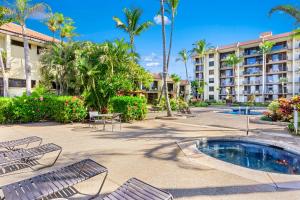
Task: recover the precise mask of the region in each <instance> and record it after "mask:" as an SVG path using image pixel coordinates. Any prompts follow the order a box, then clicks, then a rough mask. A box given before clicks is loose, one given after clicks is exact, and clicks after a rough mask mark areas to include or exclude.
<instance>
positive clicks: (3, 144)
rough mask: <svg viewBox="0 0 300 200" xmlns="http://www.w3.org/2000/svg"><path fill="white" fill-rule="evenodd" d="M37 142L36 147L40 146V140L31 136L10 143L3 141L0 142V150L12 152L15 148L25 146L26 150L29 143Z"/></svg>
mask: <svg viewBox="0 0 300 200" xmlns="http://www.w3.org/2000/svg"><path fill="white" fill-rule="evenodd" d="M35 142H38V143H39V144H38V146H40V145H41V143H42V138H40V137H37V136H31V137H27V138H22V139H18V140H11V141H5V142H0V149H6V150H8V151H13V150H15V149H16V147H19V146H22V145H26V148H27V147H28V146H29V144H31V143H35Z"/></svg>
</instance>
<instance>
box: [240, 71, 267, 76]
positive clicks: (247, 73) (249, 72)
mask: <svg viewBox="0 0 300 200" xmlns="http://www.w3.org/2000/svg"><path fill="white" fill-rule="evenodd" d="M243 74H244V76H257V75H262V71H261V70H256V71H244V72H243Z"/></svg>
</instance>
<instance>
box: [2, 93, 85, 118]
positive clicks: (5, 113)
mask: <svg viewBox="0 0 300 200" xmlns="http://www.w3.org/2000/svg"><path fill="white" fill-rule="evenodd" d="M0 109H1V111H0V122H1V123H16V122H18V123H27V122H39V121H44V120H49V121H56V122H61V123H69V122H77V121H82V120H84V119H85V117H86V115H87V110H86V107H85V106H84V102H83V101H82V100H81V99H80V98H77V97H71V96H55V95H47V96H25V95H24V96H21V97H15V98H11V99H8V98H0Z"/></svg>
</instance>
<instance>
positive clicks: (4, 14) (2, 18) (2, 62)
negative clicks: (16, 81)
mask: <svg viewBox="0 0 300 200" xmlns="http://www.w3.org/2000/svg"><path fill="white" fill-rule="evenodd" d="M11 21H13V19H12V18H11V17H10V11H9V9H7V8H6V7H4V6H0V27H1V26H3V25H4V24H7V23H9V22H11ZM0 68H1V72H2V78H3V96H4V97H7V96H8V75H7V72H6V69H5V68H6V52H5V51H2V50H0Z"/></svg>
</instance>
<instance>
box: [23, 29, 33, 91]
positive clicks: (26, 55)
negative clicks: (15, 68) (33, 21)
mask: <svg viewBox="0 0 300 200" xmlns="http://www.w3.org/2000/svg"><path fill="white" fill-rule="evenodd" d="M22 34H23V40H24V58H25V77H26V94H27V96H30V94H31V66H30V63H29V62H30V57H29V53H30V52H29V44H28V38H27V35H26V26H25V24H23V25H22Z"/></svg>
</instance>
